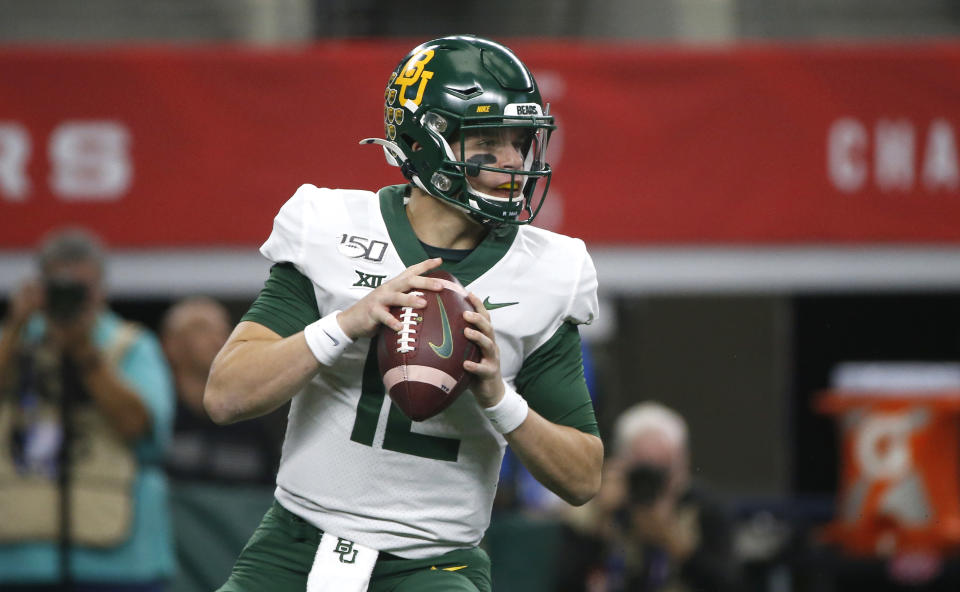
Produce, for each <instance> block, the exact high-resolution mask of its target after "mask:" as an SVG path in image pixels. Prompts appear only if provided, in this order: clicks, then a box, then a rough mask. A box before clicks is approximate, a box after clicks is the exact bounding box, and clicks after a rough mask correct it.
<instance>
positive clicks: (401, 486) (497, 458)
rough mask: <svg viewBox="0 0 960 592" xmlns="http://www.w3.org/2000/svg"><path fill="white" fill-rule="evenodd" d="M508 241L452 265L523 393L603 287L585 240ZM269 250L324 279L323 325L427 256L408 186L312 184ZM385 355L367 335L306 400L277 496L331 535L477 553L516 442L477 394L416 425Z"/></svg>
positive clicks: (515, 232) (405, 553)
mask: <svg viewBox="0 0 960 592" xmlns="http://www.w3.org/2000/svg"><path fill="white" fill-rule="evenodd" d="M500 234H502V235H503V236H500V237H492V236H491V237H487V239H486V240H485V241H484V242H483V243H481V245H479V246H478V247H477V248H476V249H474V251H473V252H472V253H471V254H470V255H469V256H468V257H467V258H466V259H464V260H463V261H461V262H459V263H457V264H455V265H452V266H448V267H445V269H447V270H448V271H451V272H452V273H453V274H454V275H456V276H457V277H458V278H459V279H460V280H461V282H462V283H464V285H465V286H466V288H467V289H468V290H469V291H471V292H474V293H475V294H477V295H478V296H479V297H480V298H481V299H484V301H485V304H486V306H487V308H488V309H489V310H490V315H491V318H492V322H493V326H494V328H495V332H496V338H497V343H498V345H499V347H500V355H501V369H502V374H503V377H504V379H505V380H506V381H507V382H508V383H511V384H513V383H514V379H515V378H516V377H517V374H518V373H519V372H520V370H521V367H522V366H523V364H524V360H525V359H526V358H527V357H528V356H529V355H530V354H531V353H532V352H534V351H535V350H536V349H537V348H538V347H540V346H541V345H543V344H544V343H546V342H547V341H548V340H549V339H550V338H551V336H553V335H554V334H555V333H556V332H557V330H558V329H559V328H560V326H561V325H562V324H563V323H564V322H569V323H574V324H581V323H589V322H590V321H592V320H593V318H594V317H595V315H596V314H597V297H596V287H597V280H596V272H595V270H594V267H593V262H592V261H591V259H590V256H589V255H588V254H587V251H586V248H585V247H584V244H583V242H582V241H580V240H578V239H573V238H569V237H566V236H563V235H559V234H556V233H552V232H549V231H546V230H542V229H538V228H534V227H531V226H521V227H518V228H516V227H510V228H509V229H508V230H506V231H504V232H501V233H500ZM260 250H261V252H262V253H263V254H264V255H265V256H266V257H267V258H268V259H270V260H271V261H273V262H276V263H280V262H289V263H292V264H293V265H294V266H295V267H296V269H297V270H298V271H299V272H300V273H301V274H303V275H304V276H306V278H308V279H309V280H310V282H311V283H312V284H313V291H314V294H315V296H316V305H317V308H318V311H319V314H320V316H325V315H327V314H329V313H331V312H332V311H335V310H345V309H346V308H348V307H350V306H351V305H352V304H354V303H355V302H356V301H357V300H359V299H360V298H362V297H363V296H365V295H366V294H368V293H369V292H370V291H371V290H372V289H373V288H375V287H377V286H379V285H380V284H382V283H383V282H384V281H387V280H389V279H390V278H392V277H395V276H396V275H398V274H400V273H401V272H402V271H404V269H406V268H407V267H408V266H409V265H412V264H414V263H417V262H419V261H422V260H423V259H425V258H426V254H425V251H424V250H423V247H422V246H421V245H420V243H419V242H418V241H417V239H416V236H415V235H414V233H413V230H412V229H411V228H410V224H409V221H408V220H407V217H406V213H405V209H404V202H403V187H402V186H394V187H388V188H385V189H383V190H381V191H380V193H379V194H375V193H373V192H369V191H351V190H339V189H337V190H333V189H319V188H317V187H314V186H313V185H303V186H302V187H300V188H299V189H298V190H297V192H296V194H294V196H293V197H292V198H291V199H290V200H289V201H288V202H287V203H286V204H285V205H284V206H283V208H282V209H281V210H280V213H279V214H278V215H277V217H276V219H275V221H274V227H273V232H272V233H271V235H270V237H269V239H268V240H267V241H266V243H264V245H263V247H262V248H261V249H260ZM375 349H376V348H375V347H374V348H371V339H359V340H357V341H356V342H355V343H353V344H352V345H350V346H349V347H348V348H347V350H346V351H345V352H344V354H343V356H342V357H341V358H340V359H339V360H338V361H337V363H336V364H335V365H334V366H332V367H323V368H322V369H321V370H320V372H319V373H318V374H317V375H316V376H315V377H314V378H313V380H312V381H311V382H310V383H309V384H308V385H307V386H306V387H305V388H304V389H303V391H301V392H300V393H299V394H297V395H296V396H295V397H294V398H293V400H292V403H291V408H290V416H289V424H288V427H287V434H286V439H285V441H284V445H283V456H282V460H281V464H280V470H279V474H278V476H277V490H276V497H277V499H278V500H279V501H280V503H281V504H282V505H283V506H284V507H285V508H287V509H288V510H290V511H291V512H293V513H295V514H297V515H298V516H300V517H302V518H303V519H305V520H307V521H308V522H310V523H311V524H313V525H314V526H316V527H317V528H320V529H322V530H324V531H329V532H331V533H333V534H335V535H337V536H341V537H344V538H347V539H350V540H354V541H356V542H359V543H361V544H363V545H366V546H369V547H372V548H375V549H378V550H381V551H386V552H390V553H393V554H396V555H399V556H401V557H405V558H411V559H419V558H425V557H431V556H435V555H439V554H442V553H445V552H447V551H451V550H454V549H461V548H466V547H473V546H476V545H477V544H479V543H480V540H481V538H482V537H483V534H484V532H485V530H486V528H487V526H488V525H489V521H490V513H491V507H492V504H493V497H494V493H495V491H496V486H497V480H498V474H499V469H500V463H501V460H502V457H503V450H504V446H505V440H504V439H503V437H502V436H501V435H500V434H498V433H497V432H496V431H495V430H494V429H493V428H492V427H491V425H490V423H489V422H488V421H487V419H486V418H485V417H484V415H483V414H482V412H481V410H480V407H479V406H478V405H477V403H476V399H475V398H474V397H473V396H472V394H471V393H470V392H469V391H467V392H465V393H464V394H463V395H461V396H460V397H459V399H457V401H455V402H454V403H453V405H451V406H450V407H449V408H447V409H446V410H445V411H443V412H442V413H440V414H439V415H437V416H435V417H433V418H430V419H428V420H426V421H423V422H411V421H410V420H408V419H407V418H406V417H404V416H403V415H402V414H401V413H400V411H399V410H398V409H397V408H396V407H395V406H393V405H392V404H391V401H390V398H389V397H388V396H385V395H384V389H383V384H382V381H381V378H380V374H379V370H378V369H377V359H376V351H375Z"/></svg>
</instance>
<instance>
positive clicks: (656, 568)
mask: <svg viewBox="0 0 960 592" xmlns="http://www.w3.org/2000/svg"><path fill="white" fill-rule="evenodd" d="M574 516H575V517H576V518H577V524H578V525H579V532H580V533H581V534H584V533H585V535H586V536H585V538H584V539H582V540H581V543H582V544H584V545H585V547H586V551H584V554H585V555H586V556H588V557H589V556H596V554H595V553H591V552H590V550H589V546H590V545H589V544H586V543H583V541H593V542H594V544H596V542H598V541H599V542H600V544H601V545H602V546H603V547H604V550H603V552H602V560H601V561H599V562H598V563H597V564H595V565H593V566H591V567H592V570H591V573H590V575H589V576H588V577H587V583H586V585H585V588H583V589H586V590H589V591H590V592H620V591H630V592H648V591H654V590H661V591H689V592H694V591H703V592H707V591H709V592H726V591H734V590H738V589H739V587H738V586H739V584H738V581H739V567H738V565H737V560H736V557H735V556H734V552H733V524H732V518H731V517H730V516H729V515H728V513H727V511H726V510H725V509H724V507H723V506H722V505H721V504H720V503H719V502H718V501H717V500H716V499H714V498H713V496H711V495H710V494H709V492H708V491H707V490H706V488H705V487H704V486H703V484H695V483H693V480H692V478H691V472H690V454H689V448H688V434H687V424H686V421H684V419H683V418H682V417H681V416H680V415H679V414H678V413H676V412H675V411H673V410H672V409H669V408H667V407H665V406H663V405H661V404H659V403H653V402H646V403H640V404H637V405H634V406H633V407H631V408H629V409H627V410H626V411H625V412H623V413H622V414H621V415H620V417H619V418H618V419H617V422H616V425H615V428H614V443H613V453H612V455H611V457H610V458H609V459H608V460H607V463H606V465H605V467H604V476H603V485H602V486H601V489H600V492H599V493H598V494H597V496H596V497H595V498H594V500H593V501H591V502H590V504H588V506H587V507H585V508H584V511H583V512H581V513H575V514H574Z"/></svg>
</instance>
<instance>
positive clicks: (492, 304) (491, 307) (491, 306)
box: [483, 296, 520, 310]
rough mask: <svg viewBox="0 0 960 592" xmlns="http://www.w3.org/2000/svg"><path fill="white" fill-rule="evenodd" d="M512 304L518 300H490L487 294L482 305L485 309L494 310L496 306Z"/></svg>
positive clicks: (501, 306)
mask: <svg viewBox="0 0 960 592" xmlns="http://www.w3.org/2000/svg"><path fill="white" fill-rule="evenodd" d="M514 304H520V303H519V302H490V297H489V296H487V297H486V298H484V299H483V307H484V308H485V309H487V310H496V309H498V308H503V307H504V306H513V305H514Z"/></svg>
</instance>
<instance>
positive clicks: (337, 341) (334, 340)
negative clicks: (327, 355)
mask: <svg viewBox="0 0 960 592" xmlns="http://www.w3.org/2000/svg"><path fill="white" fill-rule="evenodd" d="M323 334H324V335H326V336H327V337H329V338H330V341H332V342H333V345H334V346H338V345H340V340H339V339H337V338H336V337H334V336H333V335H330V334H329V333H327V330H326V329H324V330H323Z"/></svg>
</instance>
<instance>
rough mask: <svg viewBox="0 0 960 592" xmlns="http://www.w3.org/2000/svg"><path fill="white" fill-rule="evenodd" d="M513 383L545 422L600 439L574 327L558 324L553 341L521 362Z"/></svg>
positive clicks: (575, 327) (577, 335)
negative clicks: (573, 429) (567, 427)
mask: <svg viewBox="0 0 960 592" xmlns="http://www.w3.org/2000/svg"><path fill="white" fill-rule="evenodd" d="M516 382H517V391H518V392H519V393H520V394H521V395H523V397H524V398H525V399H526V400H527V402H528V403H529V404H530V407H531V408H533V409H534V410H535V411H536V412H537V413H539V414H540V415H542V416H543V417H544V418H546V419H548V420H549V421H552V422H553V423H556V424H560V425H565V426H570V427H572V428H576V429H578V430H580V431H581V432H586V433H588V434H593V435H594V436H597V437H599V436H600V429H599V428H598V427H597V417H596V413H594V410H593V403H592V402H591V401H590V391H589V390H587V381H586V379H585V378H584V376H583V357H582V354H581V352H580V331H579V330H578V329H577V326H576V325H574V324H572V323H563V324H561V325H560V328H559V329H557V331H556V333H554V334H553V337H551V338H550V339H549V340H548V341H547V342H546V343H544V344H543V345H542V346H540V347H539V348H537V350H536V351H535V352H533V353H532V354H530V356H528V357H527V359H525V360H524V361H523V366H522V367H521V368H520V372H519V374H517V381H516Z"/></svg>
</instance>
